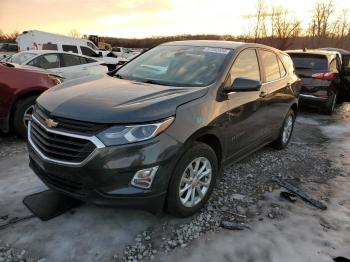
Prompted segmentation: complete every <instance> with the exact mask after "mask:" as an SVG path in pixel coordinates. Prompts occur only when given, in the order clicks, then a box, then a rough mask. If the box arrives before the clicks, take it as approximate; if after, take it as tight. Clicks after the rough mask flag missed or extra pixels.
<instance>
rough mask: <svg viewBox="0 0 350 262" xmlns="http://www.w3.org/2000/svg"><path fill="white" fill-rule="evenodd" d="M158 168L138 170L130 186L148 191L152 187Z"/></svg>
mask: <svg viewBox="0 0 350 262" xmlns="http://www.w3.org/2000/svg"><path fill="white" fill-rule="evenodd" d="M158 168H159V166H155V167H151V168H146V169H142V170H139V171H137V172H136V173H135V175H134V177H133V178H132V180H131V185H133V186H135V187H140V188H144V189H148V188H150V187H151V186H152V183H153V179H154V176H155V174H156V172H157V170H158Z"/></svg>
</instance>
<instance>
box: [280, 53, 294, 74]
mask: <svg viewBox="0 0 350 262" xmlns="http://www.w3.org/2000/svg"><path fill="white" fill-rule="evenodd" d="M282 60H283V63H284V65H285V66H286V68H287V70H288V72H290V73H292V72H294V63H293V60H292V58H290V56H289V55H286V54H282Z"/></svg>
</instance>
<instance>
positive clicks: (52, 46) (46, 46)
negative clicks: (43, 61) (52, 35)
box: [43, 43, 58, 51]
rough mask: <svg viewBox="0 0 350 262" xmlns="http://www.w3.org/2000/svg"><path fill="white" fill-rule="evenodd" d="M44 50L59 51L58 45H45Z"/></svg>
mask: <svg viewBox="0 0 350 262" xmlns="http://www.w3.org/2000/svg"><path fill="white" fill-rule="evenodd" d="M43 50H56V51H57V50H58V49H57V45H56V44H50V43H48V44H43Z"/></svg>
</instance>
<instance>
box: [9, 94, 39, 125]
mask: <svg viewBox="0 0 350 262" xmlns="http://www.w3.org/2000/svg"><path fill="white" fill-rule="evenodd" d="M44 91H45V90H43V89H39V88H38V89H34V90H31V91H29V92H25V93H21V94H20V95H18V96H17V97H16V99H15V100H14V101H13V103H12V106H11V110H10V116H9V126H10V128H12V127H13V116H14V113H15V111H16V109H17V105H18V103H19V102H20V101H21V100H24V99H26V98H28V97H31V96H39V95H41V94H42V93H43V92H44Z"/></svg>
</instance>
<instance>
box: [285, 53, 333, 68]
mask: <svg viewBox="0 0 350 262" xmlns="http://www.w3.org/2000/svg"><path fill="white" fill-rule="evenodd" d="M289 55H290V57H291V58H292V60H293V63H294V67H295V69H301V70H312V71H317V70H327V69H328V61H327V57H326V56H323V55H312V54H289Z"/></svg>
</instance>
